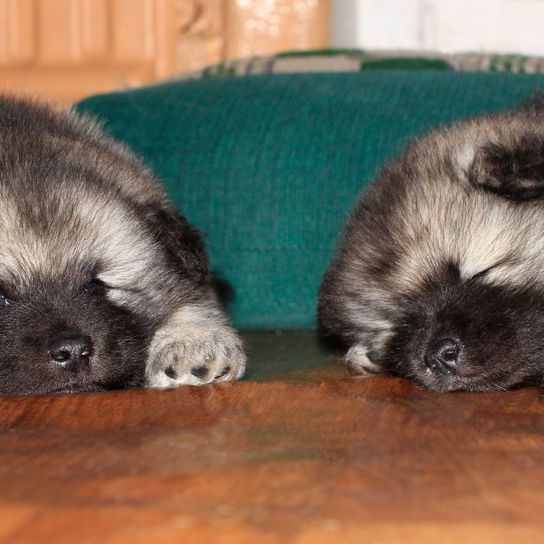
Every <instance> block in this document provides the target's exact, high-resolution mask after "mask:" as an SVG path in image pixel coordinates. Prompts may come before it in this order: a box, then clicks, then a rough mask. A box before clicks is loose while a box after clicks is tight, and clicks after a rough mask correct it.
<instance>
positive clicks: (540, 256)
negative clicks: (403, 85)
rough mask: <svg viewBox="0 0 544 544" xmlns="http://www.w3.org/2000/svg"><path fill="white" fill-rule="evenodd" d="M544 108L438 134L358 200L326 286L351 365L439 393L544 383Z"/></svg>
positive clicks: (329, 322) (327, 305)
mask: <svg viewBox="0 0 544 544" xmlns="http://www.w3.org/2000/svg"><path fill="white" fill-rule="evenodd" d="M543 197H544V106H543V104H542V100H541V99H535V100H534V101H533V102H532V103H529V104H527V105H525V106H523V107H521V108H520V109H518V110H516V111H511V112H508V113H503V114H499V115H490V116H486V117H482V118H477V119H473V120H470V121H467V122H462V123H459V124H457V125H455V126H453V127H451V128H443V129H439V130H436V131H434V132H431V133H430V134H429V135H427V136H426V137H423V138H421V139H419V140H418V141H415V142H414V143H412V144H411V145H409V146H408V148H407V149H406V150H405V151H404V153H402V155H401V156H400V157H398V158H397V159H396V160H394V161H393V162H391V164H389V165H388V166H386V167H385V168H384V169H383V171H382V172H381V173H380V174H379V175H378V177H377V179H376V180H375V181H374V182H373V183H372V184H371V185H370V186H369V187H368V189H367V190H366V192H365V193H364V194H363V195H362V196H361V197H360V199H359V201H358V203H357V204H356V206H355V209H354V210H353V212H352V214H351V216H350V218H349V221H348V223H347V226H346V228H345V230H344V233H343V235H342V238H341V241H340V244H339V247H338V249H337V252H336V256H335V257H334V260H333V262H332V264H331V265H330V268H329V269H328V271H327V273H326V275H325V278H324V280H323V283H322V286H321V291H320V296H319V305H318V307H319V308H318V314H319V322H320V325H321V327H322V329H323V331H324V332H325V333H327V334H329V335H332V336H334V337H336V338H338V339H340V340H341V341H343V342H344V343H346V344H347V346H348V347H349V351H348V352H347V356H346V360H347V365H348V367H349V368H350V369H351V370H353V371H354V372H359V373H362V374H375V373H387V374H393V375H398V376H404V377H407V378H410V379H412V380H413V381H414V382H416V383H417V384H420V385H422V386H424V387H427V388H429V389H432V390H436V391H453V390H461V389H462V390H472V391H488V390H495V389H506V388H510V387H512V386H514V385H518V384H522V383H533V382H535V383H538V382H540V381H541V380H542V377H543V375H544V199H543Z"/></svg>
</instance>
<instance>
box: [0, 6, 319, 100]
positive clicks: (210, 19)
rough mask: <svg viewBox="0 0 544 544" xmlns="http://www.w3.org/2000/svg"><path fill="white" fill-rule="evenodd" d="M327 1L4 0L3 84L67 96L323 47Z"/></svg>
mask: <svg viewBox="0 0 544 544" xmlns="http://www.w3.org/2000/svg"><path fill="white" fill-rule="evenodd" d="M328 9H329V0H297V1H296V2H288V1H286V0H252V1H251V2H250V1H248V0H237V1H234V0H0V89H12V90H13V89H15V90H21V91H23V92H27V93H28V92H30V93H32V94H39V95H43V96H44V97H47V98H55V99H56V100H61V101H73V100H76V99H78V98H81V97H82V96H85V95H88V94H92V93H96V92H103V91H108V90H112V89H119V88H125V87H127V86H137V85H141V84H144V83H148V82H151V81H155V80H157V79H160V78H164V77H168V76H171V75H173V74H176V73H180V72H186V71H191V70H195V69H197V68H201V67H203V66H206V65H209V64H216V63H218V62H221V61H223V60H226V59H227V58H233V57H242V56H247V55H254V54H266V53H271V52H277V51H280V50H283V49H300V48H315V47H321V46H324V45H326V44H327V40H328V31H327V26H328Z"/></svg>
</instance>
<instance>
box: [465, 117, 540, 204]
mask: <svg viewBox="0 0 544 544" xmlns="http://www.w3.org/2000/svg"><path fill="white" fill-rule="evenodd" d="M468 175H469V179H470V181H471V183H473V184H474V185H478V186H480V187H482V188H483V189H485V190H487V191H491V192H493V193H497V194H500V195H501V196H504V197H505V198H510V199H513V200H529V199H533V198H542V197H544V127H543V131H542V135H538V134H535V133H530V134H528V135H526V136H522V137H518V138H514V139H513V141H511V142H504V143H503V142H501V143H497V142H493V143H488V144H486V145H484V146H482V147H481V148H479V150H477V152H476V155H475V158H474V161H473V162H472V165H471V166H470V168H469V172H468Z"/></svg>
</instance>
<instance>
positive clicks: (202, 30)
mask: <svg viewBox="0 0 544 544" xmlns="http://www.w3.org/2000/svg"><path fill="white" fill-rule="evenodd" d="M176 11H177V16H176V19H177V27H176V30H175V33H176V36H177V40H176V57H177V61H176V65H177V67H178V69H179V70H183V71H191V70H196V69H197V68H201V67H203V66H206V65H209V64H216V63H219V62H221V61H223V60H224V59H225V33H226V23H227V19H226V16H227V2H226V1H225V0H201V1H199V2H194V1H192V2H191V1H182V2H177V4H176Z"/></svg>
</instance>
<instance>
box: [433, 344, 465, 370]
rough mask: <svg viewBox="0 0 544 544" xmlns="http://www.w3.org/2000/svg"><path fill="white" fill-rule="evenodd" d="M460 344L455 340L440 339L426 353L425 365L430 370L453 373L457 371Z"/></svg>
mask: <svg viewBox="0 0 544 544" xmlns="http://www.w3.org/2000/svg"><path fill="white" fill-rule="evenodd" d="M460 351H461V342H459V340H457V338H441V339H440V340H438V341H437V342H435V343H434V344H433V345H432V347H431V349H430V350H429V351H428V352H427V355H426V357H425V363H426V364H427V366H428V367H429V368H431V369H432V370H438V371H441V372H447V373H455V372H457V371H458V370H459V367H460V361H459V352H460Z"/></svg>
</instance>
